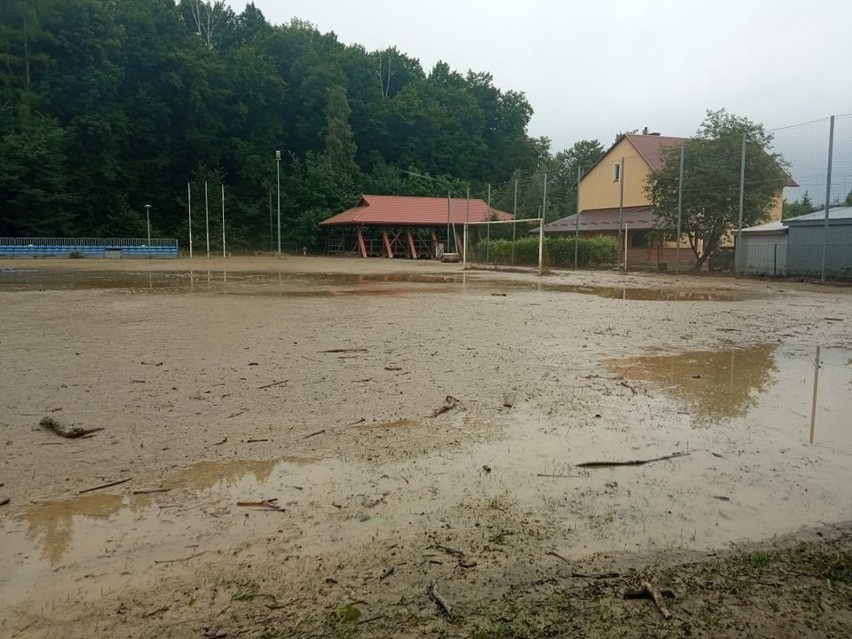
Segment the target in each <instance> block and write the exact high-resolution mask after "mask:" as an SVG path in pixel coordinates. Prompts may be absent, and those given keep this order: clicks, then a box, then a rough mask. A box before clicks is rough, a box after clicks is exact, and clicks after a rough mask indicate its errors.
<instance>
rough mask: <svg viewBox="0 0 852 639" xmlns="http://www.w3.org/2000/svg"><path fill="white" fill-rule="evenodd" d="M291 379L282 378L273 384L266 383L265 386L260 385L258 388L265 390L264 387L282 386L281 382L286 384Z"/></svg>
mask: <svg viewBox="0 0 852 639" xmlns="http://www.w3.org/2000/svg"><path fill="white" fill-rule="evenodd" d="M289 381H290V380H289V379H284V380H281V381H280V382H272V383H271V384H264V385H263V386H258V387H257V390H263V389H264V388H272V387H273V386H281V384H286V383H287V382H289Z"/></svg>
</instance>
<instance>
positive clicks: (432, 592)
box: [429, 581, 453, 619]
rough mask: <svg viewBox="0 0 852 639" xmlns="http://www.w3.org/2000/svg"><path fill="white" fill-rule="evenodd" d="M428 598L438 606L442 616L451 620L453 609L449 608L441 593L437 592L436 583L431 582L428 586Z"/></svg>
mask: <svg viewBox="0 0 852 639" xmlns="http://www.w3.org/2000/svg"><path fill="white" fill-rule="evenodd" d="M429 596H430V597H431V598H432V600H433V601H434V602H435V603H436V604H438V607H439V608H440V609H441V610H442V611H443V612H444V614H445V615H447V616H448V617H450V618H451V619H452V617H453V608H452V606H450V604H449V603H448V602H447V600H446V599H444V597H443V596H442V595H441V593H439V592H438V582H437V581H433V582H432V584H431V585H430V586H429Z"/></svg>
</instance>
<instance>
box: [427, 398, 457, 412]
mask: <svg viewBox="0 0 852 639" xmlns="http://www.w3.org/2000/svg"><path fill="white" fill-rule="evenodd" d="M458 405H459V400H457V399H456V398H455V397H453V396H452V395H447V396H446V398H444V403H443V404H442V405H441V406H439V407H438V408H436V409H435V410H434V411H433V412H432V417H437V416H438V415H443V414H444V413H446V412H448V411H451V410H453V409H454V408H455V407H456V406H458Z"/></svg>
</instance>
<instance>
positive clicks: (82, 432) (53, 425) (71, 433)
mask: <svg viewBox="0 0 852 639" xmlns="http://www.w3.org/2000/svg"><path fill="white" fill-rule="evenodd" d="M38 424H39V426H41V427H43V428H46V429H48V430H52V431H53V432H54V433H56V434H57V435H60V436H62V437H66V438H68V439H76V438H77V437H85V436H86V435H91V434H92V433H97V432H98V431H99V430H103V428H80V427H79V426H73V425H71V426H68V425H66V424H62V423H60V422H58V421H56V420H55V419H53V417H44V418H43V419H42V420H41V421H40V422H39V423H38Z"/></svg>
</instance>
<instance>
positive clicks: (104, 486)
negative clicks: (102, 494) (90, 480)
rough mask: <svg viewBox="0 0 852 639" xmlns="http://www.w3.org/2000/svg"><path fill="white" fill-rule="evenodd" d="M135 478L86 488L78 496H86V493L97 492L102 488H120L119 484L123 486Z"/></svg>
mask: <svg viewBox="0 0 852 639" xmlns="http://www.w3.org/2000/svg"><path fill="white" fill-rule="evenodd" d="M131 479H133V477H126V478H124V479H119V480H118V481H111V482H107V483H106V484H100V485H99V486H92V487H91V488H85V489H83V490H81V491H79V493H78V494H80V495H85V494H86V493H91V492H94V491H96V490H101V489H102V488H112V487H113V486H118V485H119V484H123V483H125V482H128V481H130V480H131Z"/></svg>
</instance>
